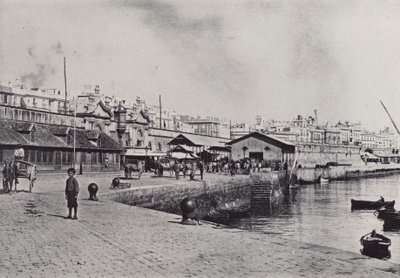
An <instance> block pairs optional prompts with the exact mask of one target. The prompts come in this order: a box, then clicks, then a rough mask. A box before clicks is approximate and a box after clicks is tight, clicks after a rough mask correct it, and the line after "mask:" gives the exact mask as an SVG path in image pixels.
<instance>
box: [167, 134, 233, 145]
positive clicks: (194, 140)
mask: <svg viewBox="0 0 400 278" xmlns="http://www.w3.org/2000/svg"><path fill="white" fill-rule="evenodd" d="M228 141H229V139H223V138H217V137H209V136H203V135H197V134H179V135H178V136H176V137H175V138H174V139H172V140H171V141H170V142H169V143H168V144H169V145H187V146H208V147H225V144H226V143H227V142H228Z"/></svg>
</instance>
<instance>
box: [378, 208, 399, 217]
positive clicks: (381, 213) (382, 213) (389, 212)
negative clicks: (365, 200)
mask: <svg viewBox="0 0 400 278" xmlns="http://www.w3.org/2000/svg"><path fill="white" fill-rule="evenodd" d="M376 215H377V217H378V218H379V219H383V220H385V219H386V218H393V217H396V216H399V217H400V211H396V210H395V209H393V208H389V209H387V208H383V209H378V210H377V211H376Z"/></svg>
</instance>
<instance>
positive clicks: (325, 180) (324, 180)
mask: <svg viewBox="0 0 400 278" xmlns="http://www.w3.org/2000/svg"><path fill="white" fill-rule="evenodd" d="M328 182H329V179H324V178H322V177H321V178H320V179H319V183H320V184H325V183H328Z"/></svg>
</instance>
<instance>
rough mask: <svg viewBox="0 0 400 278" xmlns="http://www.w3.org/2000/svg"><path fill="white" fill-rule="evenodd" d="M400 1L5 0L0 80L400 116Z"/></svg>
mask: <svg viewBox="0 0 400 278" xmlns="http://www.w3.org/2000/svg"><path fill="white" fill-rule="evenodd" d="M399 14H400V2H399V1H382V0H379V1H372V0H362V1H361V0H360V1H356V0H354V1H349V0H344V1H340V0H336V1H324V0H319V1H307V0H290V1H289V0H288V1H278V0H271V1H268V0H265V1H261V0H260V1H258V0H242V1H238V0H203V1H193V0H181V1H178V0H175V1H171V0H165V1H161V0H126V1H124V0H113V1H102V0H98V1H92V0H86V1H76V0H69V1H57V0H46V1H45V0H36V1H15V0H13V1H8V0H0V36H1V40H0V81H1V82H2V83H3V84H7V82H8V81H13V82H22V83H24V84H26V85H27V86H31V87H38V86H42V87H55V88H60V89H63V88H64V80H63V57H66V59H67V80H68V91H69V92H70V94H71V95H77V94H79V93H81V92H82V90H83V88H84V85H85V84H91V85H97V84H98V85H100V88H101V91H102V92H103V93H105V94H108V95H115V96H116V97H120V98H126V99H130V100H135V99H136V96H140V97H141V98H143V99H145V100H146V101H147V102H148V103H154V104H157V103H158V95H162V101H163V106H165V107H169V108H172V109H175V110H176V111H177V112H179V113H182V114H189V115H193V116H197V115H200V116H208V115H209V116H217V117H221V118H225V119H228V120H232V121H233V122H249V123H254V119H255V116H256V115H258V114H259V115H261V116H262V117H264V118H265V119H272V118H274V119H282V120H289V119H292V118H294V117H296V115H298V114H303V115H312V114H313V113H314V112H313V111H314V109H317V110H318V121H319V124H321V125H323V124H325V123H327V122H329V123H330V124H332V123H336V122H337V121H338V120H341V121H344V120H349V121H351V122H359V121H361V122H362V124H363V125H364V126H365V127H368V128H370V129H379V128H383V127H384V126H391V123H390V121H389V118H388V117H387V115H386V114H385V112H384V110H383V109H382V107H381V106H380V103H379V100H380V99H381V100H382V101H383V102H384V103H385V104H386V106H387V108H388V109H389V111H390V112H391V114H392V116H393V118H394V119H395V120H397V121H398V122H400V110H399V109H397V108H398V107H399V106H400V91H399V90H400V78H399V77H400V75H399V74H400V47H399V46H400V20H399V17H398V15H399Z"/></svg>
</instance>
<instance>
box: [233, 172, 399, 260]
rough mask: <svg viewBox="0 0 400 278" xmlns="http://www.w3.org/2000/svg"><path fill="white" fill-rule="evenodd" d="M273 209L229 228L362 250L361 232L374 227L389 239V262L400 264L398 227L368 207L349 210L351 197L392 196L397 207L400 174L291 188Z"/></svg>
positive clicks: (358, 251) (261, 210)
mask: <svg viewBox="0 0 400 278" xmlns="http://www.w3.org/2000/svg"><path fill="white" fill-rule="evenodd" d="M290 193H291V194H290V196H288V197H285V199H284V200H283V202H282V204H281V205H280V206H279V207H278V208H275V209H273V210H270V209H269V208H262V207H260V208H258V210H257V211H256V212H254V211H253V212H252V213H250V216H249V217H243V218H236V219H230V220H229V223H228V225H230V226H231V227H236V228H242V229H245V230H252V231H256V232H259V233H263V234H265V237H266V240H267V239H268V235H269V234H274V235H278V236H282V237H285V238H290V239H294V240H298V241H302V242H306V243H312V244H317V245H322V246H328V247H333V248H337V249H341V250H346V251H351V252H355V253H358V254H360V249H361V245H360V241H359V240H360V238H361V236H363V235H365V234H367V233H369V232H371V231H372V230H373V229H376V231H377V232H378V233H382V234H383V235H385V236H387V237H389V238H390V239H391V240H392V246H391V247H390V250H391V258H390V259H389V261H391V262H394V263H400V230H391V231H385V230H386V229H384V227H383V226H384V222H383V220H380V219H377V217H376V216H375V215H374V211H372V210H355V211H352V210H351V201H350V200H351V199H363V200H377V199H378V198H379V197H380V196H383V197H384V198H385V200H387V201H391V200H395V201H396V204H395V208H396V209H398V210H400V176H399V175H394V176H389V177H384V178H369V179H360V180H349V181H334V182H330V183H328V184H325V185H320V184H314V185H304V186H302V187H301V188H300V189H298V190H291V192H290Z"/></svg>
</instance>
